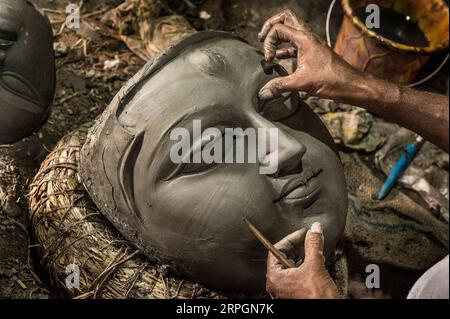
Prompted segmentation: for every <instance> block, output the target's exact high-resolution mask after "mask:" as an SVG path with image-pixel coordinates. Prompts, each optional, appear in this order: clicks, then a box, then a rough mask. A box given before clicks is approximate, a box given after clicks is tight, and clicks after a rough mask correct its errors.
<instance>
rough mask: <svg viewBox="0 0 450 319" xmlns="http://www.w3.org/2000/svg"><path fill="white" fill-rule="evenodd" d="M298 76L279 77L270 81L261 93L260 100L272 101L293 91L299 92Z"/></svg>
mask: <svg viewBox="0 0 450 319" xmlns="http://www.w3.org/2000/svg"><path fill="white" fill-rule="evenodd" d="M298 82H299V81H298V78H297V77H296V74H295V73H293V74H291V75H288V76H285V77H279V78H276V79H273V80H271V81H269V82H268V83H267V84H266V85H264V87H263V88H262V89H261V90H260V91H259V99H260V100H270V99H272V98H275V97H279V96H280V95H281V94H283V93H286V92H291V91H298V89H297V88H298V87H299V83H298Z"/></svg>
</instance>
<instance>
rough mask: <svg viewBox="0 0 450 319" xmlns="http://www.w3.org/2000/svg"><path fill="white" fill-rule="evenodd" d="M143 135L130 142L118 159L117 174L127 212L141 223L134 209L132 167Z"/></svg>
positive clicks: (140, 217)
mask: <svg viewBox="0 0 450 319" xmlns="http://www.w3.org/2000/svg"><path fill="white" fill-rule="evenodd" d="M144 135H145V133H144V132H141V133H139V134H138V135H136V137H135V138H134V139H133V140H132V141H131V142H130V144H129V145H128V147H127V148H126V150H125V152H124V154H123V156H122V158H121V159H120V162H119V172H118V179H119V185H120V189H121V192H122V195H123V198H124V200H125V203H126V205H127V206H128V210H129V211H130V212H132V213H134V214H135V215H136V216H137V217H138V219H139V220H140V221H141V222H142V215H141V214H140V212H139V210H138V209H137V207H136V204H135V197H134V167H135V165H136V161H137V157H138V155H139V152H140V150H141V148H142V142H143V140H144Z"/></svg>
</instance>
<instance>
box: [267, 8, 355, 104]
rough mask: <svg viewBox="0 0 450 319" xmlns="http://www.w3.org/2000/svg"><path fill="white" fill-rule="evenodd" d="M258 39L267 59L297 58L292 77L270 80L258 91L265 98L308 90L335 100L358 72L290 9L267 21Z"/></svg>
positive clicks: (313, 93)
mask: <svg viewBox="0 0 450 319" xmlns="http://www.w3.org/2000/svg"><path fill="white" fill-rule="evenodd" d="M259 39H260V40H261V41H262V42H264V56H265V59H266V60H267V61H270V60H273V59H274V58H279V59H283V58H290V57H297V70H296V71H295V72H294V73H293V74H291V75H289V76H286V77H281V78H276V79H274V80H272V81H270V82H269V83H267V85H265V86H264V87H263V88H262V89H261V91H260V94H259V97H260V99H262V100H267V99H271V98H273V97H277V96H280V95H281V94H282V93H285V92H289V91H305V92H308V93H310V94H312V95H315V96H319V97H322V98H330V99H332V98H334V97H335V94H336V93H339V91H341V90H342V88H345V83H348V81H352V80H355V78H356V77H357V76H358V75H359V73H358V72H357V71H356V70H355V69H353V68H352V67H351V66H350V65H349V64H347V63H346V62H345V61H344V60H342V59H341V58H340V57H339V56H338V55H337V54H336V53H334V51H333V50H331V49H330V48H329V47H328V46H327V45H326V44H325V43H324V42H323V40H322V39H320V38H319V37H318V36H317V35H316V34H314V32H313V31H312V30H311V29H310V28H309V26H308V25H307V24H306V23H305V22H303V21H302V20H300V19H299V18H298V17H297V16H296V15H295V14H294V13H293V12H292V11H290V10H286V11H283V12H281V13H279V14H277V15H275V16H273V17H272V18H270V19H269V20H267V22H266V23H265V24H264V26H263V27H262V30H261V32H260V33H259ZM283 43H289V46H288V47H287V48H279V45H280V44H283Z"/></svg>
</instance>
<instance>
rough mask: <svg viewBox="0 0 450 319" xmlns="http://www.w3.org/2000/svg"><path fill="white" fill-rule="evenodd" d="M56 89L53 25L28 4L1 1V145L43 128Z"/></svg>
mask: <svg viewBox="0 0 450 319" xmlns="http://www.w3.org/2000/svg"><path fill="white" fill-rule="evenodd" d="M54 88H55V62H54V54H53V35H52V29H51V26H50V23H49V21H48V20H47V18H46V17H44V16H43V14H41V13H40V12H39V11H38V10H37V9H36V8H35V7H34V6H33V5H32V4H31V3H30V2H28V1H25V0H0V144H6V143H13V142H16V141H18V140H20V139H21V138H23V137H25V136H28V135H30V134H31V133H32V132H34V131H35V130H36V129H38V128H39V127H40V126H41V125H42V124H43V122H44V121H45V119H46V118H47V116H48V113H49V107H50V104H51V102H52V100H53V94H54Z"/></svg>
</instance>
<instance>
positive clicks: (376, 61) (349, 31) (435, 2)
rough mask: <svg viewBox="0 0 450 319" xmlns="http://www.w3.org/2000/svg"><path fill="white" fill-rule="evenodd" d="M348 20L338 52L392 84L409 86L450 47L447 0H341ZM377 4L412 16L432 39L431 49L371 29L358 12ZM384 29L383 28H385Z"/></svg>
mask: <svg viewBox="0 0 450 319" xmlns="http://www.w3.org/2000/svg"><path fill="white" fill-rule="evenodd" d="M341 2H342V7H343V9H344V21H343V23H342V26H341V30H340V32H339V36H338V39H337V42H336V45H335V48H334V49H335V51H336V52H337V53H338V54H339V55H340V56H342V57H343V58H344V59H345V60H346V61H347V62H348V63H350V64H351V65H353V66H354V67H355V68H357V69H358V70H360V71H363V72H368V73H371V74H373V75H376V76H378V77H380V78H382V79H386V80H389V81H392V82H396V83H401V84H409V83H411V82H413V80H414V79H415V78H416V76H417V73H418V72H419V70H420V68H421V67H422V66H423V65H424V64H425V63H426V62H427V61H428V59H429V58H430V57H431V55H432V54H434V53H437V52H440V51H442V50H444V49H446V48H447V47H448V43H449V9H448V6H447V4H446V3H445V2H444V1H443V0H368V1H367V0H341ZM370 4H376V5H378V6H379V7H381V8H387V9H391V10H393V11H395V12H398V13H401V14H403V15H405V16H409V17H410V18H411V21H413V22H415V23H416V24H417V25H418V27H419V28H420V29H421V31H422V32H423V34H424V35H425V36H426V38H427V40H428V46H422V47H420V46H411V45H406V44H402V43H400V42H395V41H393V40H391V39H388V38H386V37H383V36H381V35H380V34H378V33H377V29H369V28H368V27H367V26H366V24H365V21H361V19H360V18H358V17H357V16H356V15H355V10H357V9H359V8H365V7H366V6H368V5H370ZM382 27H383V26H381V28H382Z"/></svg>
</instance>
